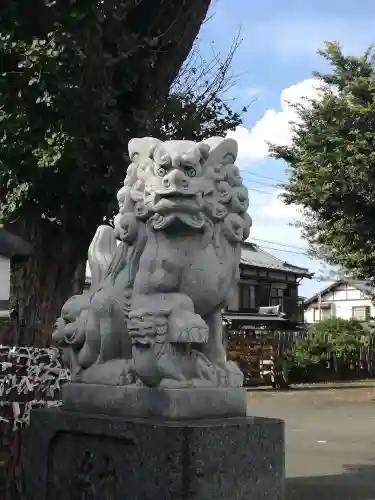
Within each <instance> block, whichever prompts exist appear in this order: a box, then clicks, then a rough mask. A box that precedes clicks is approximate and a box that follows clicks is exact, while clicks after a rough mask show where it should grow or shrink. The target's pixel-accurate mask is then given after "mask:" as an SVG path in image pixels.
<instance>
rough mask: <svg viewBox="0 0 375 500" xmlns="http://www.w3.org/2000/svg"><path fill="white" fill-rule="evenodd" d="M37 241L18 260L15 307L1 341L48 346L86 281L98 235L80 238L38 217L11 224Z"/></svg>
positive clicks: (0, 333) (13, 292)
mask: <svg viewBox="0 0 375 500" xmlns="http://www.w3.org/2000/svg"><path fill="white" fill-rule="evenodd" d="M7 229H8V230H9V231H12V232H13V233H15V234H17V235H19V236H21V237H23V238H24V239H25V240H27V241H28V242H30V243H31V244H32V245H33V254H32V255H31V257H30V258H29V259H28V260H27V261H25V262H19V263H13V265H12V276H11V294H10V308H11V310H12V311H13V312H14V314H12V318H11V319H10V320H9V322H8V324H7V325H4V327H3V328H2V329H1V330H0V344H4V345H24V346H27V345H30V346H36V347H45V346H47V345H48V344H49V343H50V339H51V333H52V330H53V325H54V323H55V320H56V318H57V317H58V315H59V313H60V310H61V307H62V305H63V304H64V302H65V301H66V300H67V299H68V298H69V297H70V296H71V295H73V294H74V293H80V292H81V291H82V289H83V286H84V280H85V268H86V257H87V248H88V245H89V242H90V238H91V237H92V236H93V235H92V234H85V232H83V233H81V234H80V235H79V238H78V237H74V235H71V234H68V233H67V232H66V231H64V230H63V229H62V228H61V227H60V226H56V225H52V224H51V223H48V222H46V221H43V220H37V219H32V218H27V219H25V220H24V219H19V220H18V221H17V223H16V224H12V225H11V226H10V227H8V228H7Z"/></svg>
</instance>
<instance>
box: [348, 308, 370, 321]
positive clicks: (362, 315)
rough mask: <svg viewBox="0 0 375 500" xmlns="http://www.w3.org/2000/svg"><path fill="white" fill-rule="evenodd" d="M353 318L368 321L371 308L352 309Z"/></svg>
mask: <svg viewBox="0 0 375 500" xmlns="http://www.w3.org/2000/svg"><path fill="white" fill-rule="evenodd" d="M352 317H353V319H356V320H358V321H367V320H368V319H369V317H370V306H355V307H352Z"/></svg>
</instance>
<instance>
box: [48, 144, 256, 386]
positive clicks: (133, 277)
mask: <svg viewBox="0 0 375 500" xmlns="http://www.w3.org/2000/svg"><path fill="white" fill-rule="evenodd" d="M129 156H130V158H131V161H132V163H131V165H130V166H129V168H128V171H127V176H126V179H125V181H124V186H123V187H122V188H121V189H120V191H119V192H118V195H117V198H118V202H119V213H118V215H117V216H116V218H115V224H114V229H112V228H110V227H109V226H100V227H99V228H98V230H97V233H96V235H95V237H94V239H93V242H92V244H91V246H90V249H89V253H88V254H89V255H88V257H89V265H90V268H91V273H92V286H91V289H90V290H89V291H88V292H86V293H85V294H82V295H78V296H74V297H72V298H71V299H69V300H68V301H67V302H66V304H65V305H64V307H63V309H62V313H61V317H60V318H59V319H58V320H57V323H56V331H55V333H54V338H55V340H56V341H57V342H58V343H59V344H60V345H61V346H62V347H63V349H64V350H65V352H66V354H67V358H68V360H69V363H70V364H71V366H72V369H73V380H75V381H80V382H83V383H95V384H102V385H103V384H104V385H105V384H108V385H127V386H148V387H164V388H172V387H173V388H188V387H218V386H222V387H240V386H242V382H243V377H242V373H241V372H240V370H239V368H238V367H237V366H236V365H235V364H234V363H232V362H229V361H227V358H226V353H225V349H224V346H223V331H222V321H221V310H222V309H223V307H224V306H225V305H226V303H227V300H228V297H229V295H230V292H231V290H232V289H233V287H234V286H236V284H237V281H238V278H239V262H240V257H241V246H240V244H241V241H243V240H244V239H246V238H247V237H248V234H249V230H250V226H251V218H250V217H249V215H248V214H247V208H248V195H247V190H246V188H245V187H244V186H243V184H242V179H241V177H240V175H239V171H238V168H237V167H236V166H235V165H234V162H235V159H236V156H237V144H236V142H235V141H233V140H232V139H222V138H212V139H209V140H207V141H203V142H201V143H194V142H191V141H169V142H161V141H159V140H157V139H154V138H143V139H133V140H131V141H130V143H129ZM116 240H117V241H119V244H118V243H117V241H116Z"/></svg>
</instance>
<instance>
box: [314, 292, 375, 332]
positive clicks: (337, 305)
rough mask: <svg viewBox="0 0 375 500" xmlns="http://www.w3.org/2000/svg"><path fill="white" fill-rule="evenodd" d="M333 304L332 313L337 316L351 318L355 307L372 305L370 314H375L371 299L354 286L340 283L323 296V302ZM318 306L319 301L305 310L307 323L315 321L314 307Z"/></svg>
mask: <svg viewBox="0 0 375 500" xmlns="http://www.w3.org/2000/svg"><path fill="white" fill-rule="evenodd" d="M327 303H330V304H332V306H331V307H332V309H331V310H332V315H333V317H336V318H342V319H351V318H352V317H353V312H352V311H353V309H352V308H353V307H364V306H369V307H370V316H375V306H374V305H372V303H371V300H370V299H367V298H363V296H362V294H361V292H360V291H359V290H357V289H356V288H354V287H351V286H348V289H347V290H346V287H345V285H340V286H339V287H338V288H337V289H336V290H334V292H330V293H327V294H326V295H324V296H322V304H327ZM316 307H318V302H315V303H313V304H310V305H309V307H308V308H307V310H306V311H305V323H314V308H316Z"/></svg>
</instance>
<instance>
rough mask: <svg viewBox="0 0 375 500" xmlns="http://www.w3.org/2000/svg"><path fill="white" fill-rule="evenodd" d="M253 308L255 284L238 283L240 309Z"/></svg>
mask: <svg viewBox="0 0 375 500" xmlns="http://www.w3.org/2000/svg"><path fill="white" fill-rule="evenodd" d="M254 308H255V286H254V285H248V284H246V283H240V309H254Z"/></svg>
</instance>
